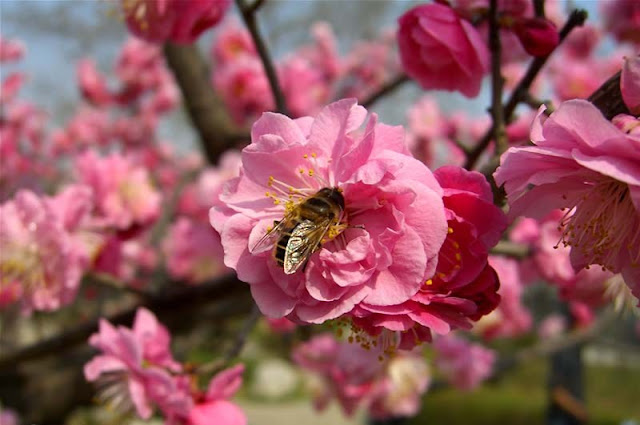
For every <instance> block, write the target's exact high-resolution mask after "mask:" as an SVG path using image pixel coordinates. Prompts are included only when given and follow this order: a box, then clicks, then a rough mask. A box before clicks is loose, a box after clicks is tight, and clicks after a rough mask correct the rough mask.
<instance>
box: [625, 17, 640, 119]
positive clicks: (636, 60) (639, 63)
mask: <svg viewBox="0 0 640 425" xmlns="http://www.w3.org/2000/svg"><path fill="white" fill-rule="evenodd" d="M639 13H640V12H639ZM638 29H639V30H640V28H638ZM620 91H621V92H622V99H623V100H624V103H625V104H626V105H627V108H629V110H630V111H631V113H632V114H634V115H640V55H635V56H632V57H630V58H629V57H628V58H625V59H624V63H623V65H622V74H621V75H620Z"/></svg>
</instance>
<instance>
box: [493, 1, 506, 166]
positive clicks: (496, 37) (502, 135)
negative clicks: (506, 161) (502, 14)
mask: <svg viewBox="0 0 640 425" xmlns="http://www.w3.org/2000/svg"><path fill="white" fill-rule="evenodd" d="M489 49H490V50H491V117H492V119H493V127H492V129H493V131H492V135H493V139H494V140H495V141H496V151H495V155H496V156H500V155H501V154H502V152H504V151H506V150H507V135H506V132H505V127H504V115H503V113H504V110H503V109H502V84H503V82H504V80H503V78H502V73H501V72H500V64H501V57H502V46H501V44H500V28H499V26H498V0H491V1H490V3H489Z"/></svg>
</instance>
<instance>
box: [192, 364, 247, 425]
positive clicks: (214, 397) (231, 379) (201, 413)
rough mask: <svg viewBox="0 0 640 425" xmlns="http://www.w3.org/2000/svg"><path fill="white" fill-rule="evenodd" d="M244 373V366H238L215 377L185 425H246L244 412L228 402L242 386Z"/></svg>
mask: <svg viewBox="0 0 640 425" xmlns="http://www.w3.org/2000/svg"><path fill="white" fill-rule="evenodd" d="M243 372H244V366H243V365H237V366H234V367H232V368H229V369H226V370H223V371H222V372H220V373H218V374H217V375H216V376H214V377H213V378H212V379H211V381H210V382H209V388H208V389H207V392H206V393H205V395H204V397H203V398H202V400H200V401H199V402H197V403H196V404H195V406H193V408H192V409H191V411H190V412H189V416H188V419H187V420H186V422H185V425H210V424H212V423H215V424H216V425H245V424H246V423H247V417H246V416H245V414H244V412H243V411H242V410H241V409H240V408H239V407H238V406H237V405H236V404H233V403H231V402H230V401H228V399H229V398H231V397H232V396H233V395H234V394H235V393H236V391H238V389H239V388H240V386H241V385H242V373H243Z"/></svg>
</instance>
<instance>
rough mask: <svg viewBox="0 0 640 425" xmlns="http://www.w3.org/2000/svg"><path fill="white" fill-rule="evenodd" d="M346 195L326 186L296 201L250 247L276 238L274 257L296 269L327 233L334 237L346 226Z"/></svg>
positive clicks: (289, 270)
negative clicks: (343, 222)
mask: <svg viewBox="0 0 640 425" xmlns="http://www.w3.org/2000/svg"><path fill="white" fill-rule="evenodd" d="M343 216H344V196H342V193H341V192H340V190H339V189H338V188H337V187H333V188H331V187H325V188H322V189H320V190H319V191H318V192H316V193H315V194H314V195H312V196H310V197H309V198H307V199H305V200H304V201H302V202H300V203H299V204H298V205H295V206H294V207H293V208H292V209H291V210H290V211H289V212H287V213H286V214H285V216H284V217H283V218H282V220H280V221H276V222H274V227H273V228H272V229H271V230H269V231H268V232H267V234H266V235H264V236H263V237H262V238H261V239H260V240H259V241H258V243H256V245H255V246H254V247H253V249H252V250H251V251H252V252H255V251H259V250H260V248H265V247H267V246H268V245H271V244H272V243H274V242H275V245H274V247H273V257H274V259H275V260H276V262H277V263H278V265H279V266H280V267H282V268H283V269H284V272H285V273H286V274H293V273H295V272H296V271H297V270H298V269H300V267H302V266H303V265H304V264H306V262H307V260H308V259H309V257H311V254H313V253H314V252H316V251H317V250H318V248H319V247H320V245H321V244H322V242H323V241H324V240H325V237H328V239H332V238H333V237H335V236H337V235H338V234H339V233H340V232H342V230H344V229H345V228H347V226H346V225H344V224H341V221H342V218H343Z"/></svg>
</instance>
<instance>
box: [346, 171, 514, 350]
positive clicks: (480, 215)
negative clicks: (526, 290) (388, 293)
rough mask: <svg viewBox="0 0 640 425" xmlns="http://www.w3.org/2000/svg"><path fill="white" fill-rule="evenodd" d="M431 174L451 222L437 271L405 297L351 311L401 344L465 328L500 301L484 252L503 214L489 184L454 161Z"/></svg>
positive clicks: (499, 230)
mask: <svg viewBox="0 0 640 425" xmlns="http://www.w3.org/2000/svg"><path fill="white" fill-rule="evenodd" d="M435 177H436V179H437V180H438V182H439V183H440V185H441V186H442V188H443V190H444V193H443V201H444V206H445V210H446V214H447V219H448V224H449V231H448V234H447V238H446V240H445V242H444V244H443V245H442V247H441V249H440V252H439V258H438V267H437V269H436V273H435V275H434V276H433V277H432V278H430V279H428V280H426V281H425V282H424V284H423V285H422V286H421V287H420V289H419V290H418V292H417V293H416V294H414V295H413V296H412V297H411V298H410V299H409V300H408V301H406V302H403V303H401V304H398V305H386V306H385V305H371V304H370V303H367V302H366V300H365V301H364V302H362V303H361V304H359V305H358V306H357V307H356V309H354V311H353V313H352V315H353V322H354V324H355V325H356V326H359V327H361V328H363V329H364V330H366V331H367V333H369V334H372V335H376V334H379V333H381V332H383V334H384V332H386V331H387V330H388V331H395V332H400V341H399V342H398V343H397V346H398V347H399V348H401V349H410V348H412V347H413V346H415V345H416V344H419V343H420V342H422V341H430V340H431V333H432V332H435V333H437V334H441V335H445V334H448V333H449V332H450V331H451V330H453V329H457V328H463V329H469V328H470V327H471V320H479V319H480V317H482V316H483V315H485V314H488V313H489V312H491V311H492V310H493V309H495V308H496V306H497V305H498V303H499V301H500V296H499V295H498V294H497V291H498V287H499V281H498V277H497V275H496V273H495V271H494V270H493V269H492V268H491V266H490V265H489V264H488V263H487V255H488V252H489V248H490V247H492V246H494V245H495V244H496V243H497V242H498V240H499V239H500V235H501V233H502V231H503V230H504V228H505V227H506V217H505V216H504V214H503V213H502V211H501V210H500V209H499V208H498V207H496V206H495V205H493V195H492V193H491V189H490V187H489V184H488V183H487V181H486V179H485V178H484V176H483V175H482V174H480V173H477V172H470V171H466V170H464V169H463V168H460V167H454V166H447V167H442V168H439V169H438V170H436V172H435Z"/></svg>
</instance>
